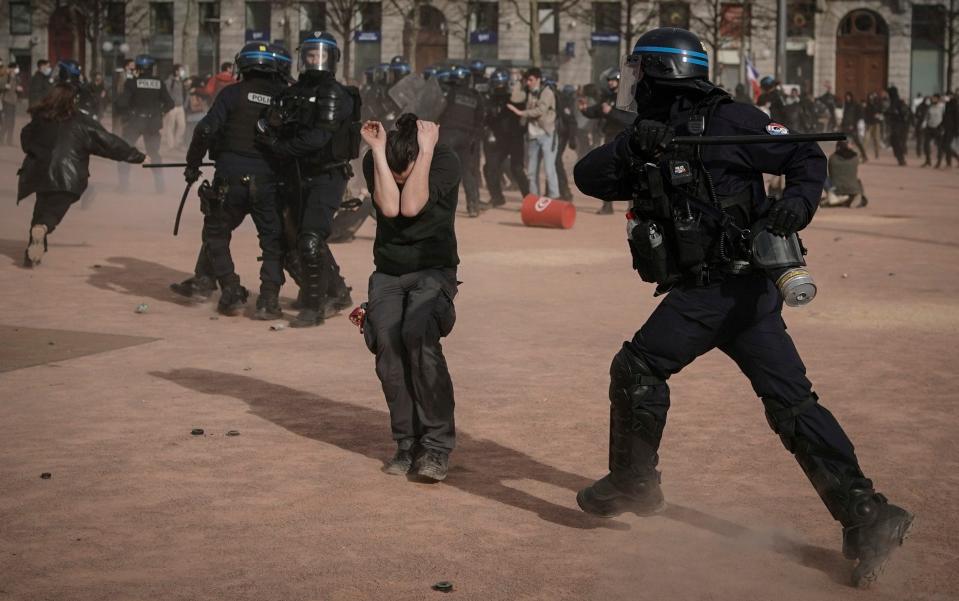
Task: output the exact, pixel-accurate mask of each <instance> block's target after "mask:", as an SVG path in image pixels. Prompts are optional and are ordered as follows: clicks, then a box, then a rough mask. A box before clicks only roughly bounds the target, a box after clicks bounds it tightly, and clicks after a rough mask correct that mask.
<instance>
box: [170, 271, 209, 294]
mask: <svg viewBox="0 0 959 601" xmlns="http://www.w3.org/2000/svg"><path fill="white" fill-rule="evenodd" d="M170 290H172V291H174V292H176V293H177V294H179V295H180V296H185V297H187V298H195V299H199V300H207V299H209V298H210V296H212V295H213V293H214V292H216V280H214V279H213V278H211V277H209V276H205V275H199V276H193V277H192V278H187V279H185V280H183V281H182V282H178V283H175V284H170Z"/></svg>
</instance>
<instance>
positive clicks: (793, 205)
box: [766, 198, 806, 237]
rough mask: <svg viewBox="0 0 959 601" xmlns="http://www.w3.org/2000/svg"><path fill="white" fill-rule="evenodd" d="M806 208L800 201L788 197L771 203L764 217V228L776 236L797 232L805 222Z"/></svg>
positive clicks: (785, 235)
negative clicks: (765, 219)
mask: <svg viewBox="0 0 959 601" xmlns="http://www.w3.org/2000/svg"><path fill="white" fill-rule="evenodd" d="M805 215H806V209H805V207H803V206H802V201H801V200H798V199H795V198H790V199H785V200H778V201H776V202H775V203H773V206H772V208H771V209H769V213H767V215H766V217H767V218H768V221H767V222H766V229H767V230H769V231H770V232H772V233H773V234H776V235H777V236H783V237H787V236H791V235H793V234H795V233H796V232H798V231H799V230H800V229H801V228H802V227H803V226H804V225H805V222H806V217H805Z"/></svg>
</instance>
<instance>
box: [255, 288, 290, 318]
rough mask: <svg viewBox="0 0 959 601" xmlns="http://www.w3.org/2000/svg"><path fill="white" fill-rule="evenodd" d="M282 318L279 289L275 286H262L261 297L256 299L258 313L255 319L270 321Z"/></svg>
mask: <svg viewBox="0 0 959 601" xmlns="http://www.w3.org/2000/svg"><path fill="white" fill-rule="evenodd" d="M281 317H283V309H281V308H280V291H279V289H278V288H277V287H276V286H275V285H274V284H262V285H261V286H260V296H259V298H257V299H256V313H254V314H253V319H258V320H260V321H269V320H271V319H280V318H281Z"/></svg>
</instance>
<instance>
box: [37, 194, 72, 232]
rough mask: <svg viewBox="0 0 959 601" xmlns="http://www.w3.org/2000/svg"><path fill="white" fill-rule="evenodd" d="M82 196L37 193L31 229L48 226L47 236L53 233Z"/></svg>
mask: <svg viewBox="0 0 959 601" xmlns="http://www.w3.org/2000/svg"><path fill="white" fill-rule="evenodd" d="M79 198H80V196H79V195H77V194H74V193H72V192H37V201H36V204H34V205H33V219H31V220H30V227H33V226H35V225H45V226H47V234H49V233H51V232H53V230H55V229H56V228H57V226H58V225H60V222H61V221H63V216H64V215H66V214H67V211H68V210H69V209H70V205H72V204H73V203H75V202H76V201H77V200H79Z"/></svg>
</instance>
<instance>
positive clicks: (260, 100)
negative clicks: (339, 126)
mask: <svg viewBox="0 0 959 601" xmlns="http://www.w3.org/2000/svg"><path fill="white" fill-rule="evenodd" d="M246 99H247V100H249V101H250V102H255V103H257V104H265V105H267V106H270V104H272V103H273V99H272V98H270V97H269V96H267V95H266V94H257V93H256V92H250V93H249V94H247V95H246Z"/></svg>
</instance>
